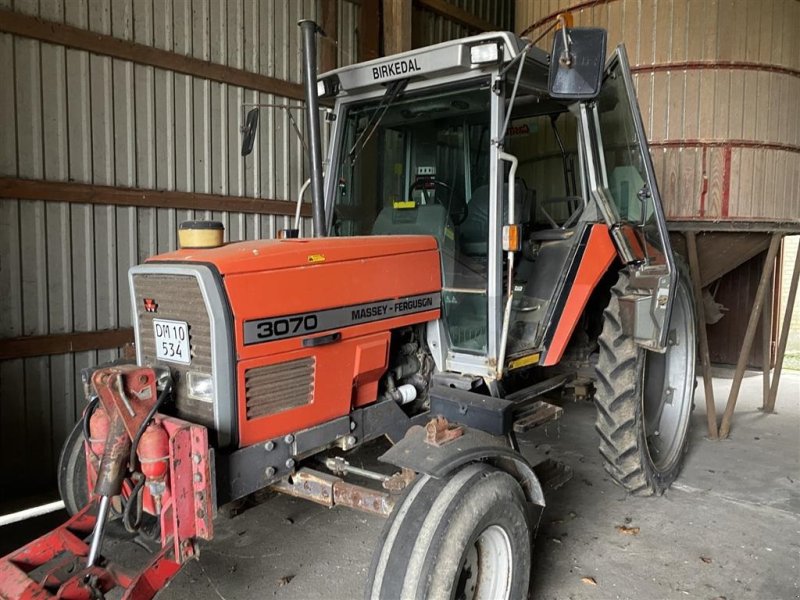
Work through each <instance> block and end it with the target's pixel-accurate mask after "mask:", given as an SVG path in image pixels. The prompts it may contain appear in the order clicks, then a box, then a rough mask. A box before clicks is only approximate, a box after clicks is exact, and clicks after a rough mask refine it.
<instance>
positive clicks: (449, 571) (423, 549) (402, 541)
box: [366, 463, 531, 600]
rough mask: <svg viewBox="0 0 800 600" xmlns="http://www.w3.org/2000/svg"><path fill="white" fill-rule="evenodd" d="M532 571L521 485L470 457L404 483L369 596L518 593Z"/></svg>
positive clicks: (467, 598) (482, 597) (485, 597)
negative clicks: (444, 472)
mask: <svg viewBox="0 0 800 600" xmlns="http://www.w3.org/2000/svg"><path fill="white" fill-rule="evenodd" d="M530 571H531V525H530V523H529V520H528V511H527V506H526V501H525V497H524V495H523V492H522V489H521V488H520V486H519V484H518V483H517V482H516V481H515V480H514V479H513V478H512V477H511V476H510V475H508V474H507V473H505V472H503V471H499V470H497V469H494V468H492V467H490V466H488V465H486V464H483V463H473V464H470V465H467V466H466V467H464V468H462V469H460V470H459V471H456V472H455V473H453V474H452V475H450V476H449V477H447V478H444V479H433V478H432V477H428V476H427V475H423V476H421V477H420V478H418V479H417V480H416V481H415V482H414V484H412V486H411V487H410V488H409V489H408V491H407V492H406V494H405V495H404V497H403V499H402V500H401V501H400V502H399V503H398V505H397V506H396V508H395V510H394V512H393V513H392V515H391V516H390V517H389V520H388V521H387V523H386V526H385V527H384V529H383V533H382V534H381V540H380V545H379V548H378V550H377V551H376V553H375V556H374V557H373V560H372V565H371V567H370V571H369V575H368V578H367V589H366V598H367V599H370V600H377V599H383V598H403V599H415V600H423V599H431V600H439V599H448V600H449V599H455V600H461V599H463V600H473V599H474V600H503V599H506V600H515V599H517V598H526V597H527V594H528V585H529V582H530Z"/></svg>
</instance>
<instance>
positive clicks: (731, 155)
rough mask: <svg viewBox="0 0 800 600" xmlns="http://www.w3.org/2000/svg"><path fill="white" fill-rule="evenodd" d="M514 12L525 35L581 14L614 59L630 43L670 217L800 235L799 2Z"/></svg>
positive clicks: (550, 1) (562, 1) (749, 0)
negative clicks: (790, 224)
mask: <svg viewBox="0 0 800 600" xmlns="http://www.w3.org/2000/svg"><path fill="white" fill-rule="evenodd" d="M516 7H517V14H516V19H517V29H518V30H523V29H525V28H526V27H528V26H529V25H532V24H536V23H545V22H547V23H549V22H550V21H548V18H550V17H552V16H553V15H555V14H556V13H558V12H559V11H562V10H565V9H567V8H570V7H574V10H573V11H572V14H573V16H574V18H575V25H576V26H598V27H605V28H607V29H608V45H609V49H613V48H614V47H615V46H616V45H617V44H619V43H620V42H625V44H626V47H627V50H628V54H629V58H630V62H631V65H632V67H633V69H634V79H635V82H636V87H637V94H638V97H639V104H640V106H641V109H642V116H643V119H644V123H645V129H646V130H647V133H648V137H649V138H650V141H651V146H652V154H653V162H654V165H655V168H656V171H657V175H658V177H659V187H660V189H661V192H662V196H663V197H664V200H665V205H666V209H667V213H668V216H669V217H671V218H673V219H676V220H683V219H695V220H696V219H700V220H768V221H788V220H791V221H796V222H798V223H799V224H800V119H798V117H797V98H798V96H800V36H798V35H797V33H798V31H800V3H798V2H797V0H598V1H596V2H585V1H583V0H517V2H516ZM543 29H544V27H542V28H541V29H538V30H537V31H535V32H534V33H533V34H532V35H538V32H539V31H541V30H543ZM551 39H552V38H551V37H550V36H547V37H546V38H545V40H544V41H543V42H542V44H543V47H548V45H549V43H551Z"/></svg>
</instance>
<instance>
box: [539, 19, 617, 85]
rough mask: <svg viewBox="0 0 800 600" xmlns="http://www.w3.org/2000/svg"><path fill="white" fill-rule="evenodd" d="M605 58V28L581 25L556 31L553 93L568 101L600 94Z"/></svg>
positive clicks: (552, 61)
mask: <svg viewBox="0 0 800 600" xmlns="http://www.w3.org/2000/svg"><path fill="white" fill-rule="evenodd" d="M605 61H606V30H605V29H597V28H589V27H577V28H573V29H567V28H564V29H561V30H559V31H556V35H555V37H554V38H553V53H552V54H551V55H550V77H549V80H548V89H549V91H550V96H552V97H553V98H560V99H565V100H586V99H591V98H594V97H596V96H597V94H599V93H600V84H601V83H602V81H603V66H604V65H605Z"/></svg>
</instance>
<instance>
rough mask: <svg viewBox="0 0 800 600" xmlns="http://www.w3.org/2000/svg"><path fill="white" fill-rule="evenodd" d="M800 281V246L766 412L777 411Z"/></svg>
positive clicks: (795, 259) (793, 271)
mask: <svg viewBox="0 0 800 600" xmlns="http://www.w3.org/2000/svg"><path fill="white" fill-rule="evenodd" d="M799 279H800V245H799V246H798V247H797V254H796V255H795V257H794V269H793V270H792V283H791V284H789V297H788V298H787V299H786V311H785V312H784V314H783V326H782V328H781V339H780V340H779V342H778V352H777V355H776V356H775V373H774V374H773V375H772V387H770V390H769V399H768V400H767V404H766V406H764V412H768V413H771V412H774V411H775V400H776V399H777V397H778V384H779V383H780V380H781V371H782V370H783V358H784V355H785V354H786V343H787V342H788V340H789V328H790V325H791V323H792V312H793V311H794V302H795V299H796V298H797V282H798V280H799Z"/></svg>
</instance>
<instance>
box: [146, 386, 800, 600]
mask: <svg viewBox="0 0 800 600" xmlns="http://www.w3.org/2000/svg"><path fill="white" fill-rule="evenodd" d="M729 389H730V379H725V378H718V379H716V380H715V385H714V391H715V398H716V404H717V412H718V414H721V413H722V410H723V409H724V405H725V402H726V400H727V393H728V390H729ZM760 395H761V378H760V377H758V376H753V377H748V378H746V379H745V380H744V383H743V385H742V393H741V396H740V400H739V404H738V408H737V412H736V415H735V419H734V427H733V430H732V432H731V436H730V439H728V440H727V441H723V442H711V441H709V440H706V439H705V437H704V436H705V416H706V415H705V400H704V398H703V386H702V385H699V386H698V388H697V398H696V405H697V408H696V410H695V412H694V415H693V419H692V421H693V429H692V444H691V447H690V451H689V455H688V457H687V459H686V465H685V467H684V470H683V474H682V476H681V477H680V478H679V480H678V481H677V482H676V484H675V485H674V486H673V488H672V489H671V490H670V491H668V492H667V493H666V494H665V495H664V496H662V497H660V498H633V497H628V496H626V495H625V493H624V492H622V491H621V490H620V489H619V488H618V487H616V486H615V485H613V484H612V483H611V481H610V480H609V478H608V477H607V476H606V475H605V472H604V471H603V469H602V466H601V464H600V460H599V455H598V453H597V443H596V440H595V433H594V430H593V427H592V426H593V421H594V408H593V406H592V405H591V404H589V403H578V404H573V405H569V406H567V407H566V408H567V410H566V412H565V416H564V418H563V419H562V420H561V422H560V423H554V424H551V425H550V426H548V429H547V430H546V431H541V432H538V433H534V434H532V435H529V436H527V437H526V438H524V439H523V440H521V445H522V447H523V451H524V452H525V453H526V454H529V453H533V452H541V451H545V452H546V451H549V452H550V456H552V457H554V458H557V459H559V460H562V461H564V462H566V463H567V464H569V465H570V466H572V467H573V469H574V471H575V476H574V478H573V479H572V480H571V481H570V482H569V483H568V484H567V485H566V486H565V487H563V488H561V489H560V490H558V491H556V492H554V493H553V494H551V495H550V496H549V497H548V498H547V501H548V506H547V509H546V511H545V513H544V516H543V517H542V524H541V527H540V529H539V534H538V536H537V541H536V549H535V556H534V561H535V564H534V582H533V594H532V596H533V597H534V598H537V600H538V599H550V598H559V599H564V598H571V599H572V598H574V599H583V598H587V599H589V598H709V599H711V598H727V599H728V600H732V599H734V598H736V599H744V598H753V599H758V600H766V599H770V598H798V597H800V374H798V373H786V374H785V375H784V379H783V382H782V386H781V393H780V397H779V399H778V402H777V409H778V411H779V414H777V415H770V416H768V415H762V414H761V413H760V412H759V411H758V410H757V409H758V407H759V406H760V405H761V398H760ZM382 525H383V521H382V519H379V518H374V517H370V516H365V515H363V514H360V513H355V512H351V511H348V510H346V509H333V510H328V509H325V508H322V507H318V506H316V505H312V504H309V503H307V502H304V501H301V500H295V499H291V498H286V497H275V498H274V499H271V500H270V501H269V502H266V503H264V504H261V505H258V506H256V507H254V508H251V509H249V510H247V511H246V512H244V513H243V514H241V515H239V516H237V517H235V518H233V519H230V520H227V521H220V522H219V525H218V529H217V535H218V537H217V539H215V540H214V541H213V542H212V543H210V544H208V545H207V546H206V547H205V548H204V549H203V552H202V556H201V558H200V560H199V562H196V563H191V564H189V565H188V566H187V568H185V569H184V570H183V571H182V572H181V573H180V574H179V576H178V577H177V578H176V579H175V580H174V581H173V582H172V583H171V584H170V586H169V587H168V588H167V589H166V590H165V591H164V592H163V593H162V594H161V596H160V598H162V599H164V600H167V599H178V598H186V597H188V596H190V595H191V596H192V597H193V598H194V599H195V600H202V599H211V600H215V599H216V600H219V599H220V598H224V599H227V600H232V599H234V598H242V599H246V598H264V597H274V598H281V599H298V600H300V599H303V600H308V599H312V598H325V599H328V600H338V599H349V598H359V597H361V596H362V594H363V591H362V589H363V584H364V578H365V575H366V570H367V567H368V565H369V562H370V558H371V555H372V551H373V547H374V545H375V542H376V541H377V538H378V535H379V533H380V530H381V527H382ZM617 525H628V526H631V527H639V528H640V532H639V534H638V535H636V536H630V535H623V534H621V533H618V532H617V530H616V529H615V527H616V526H617ZM584 577H592V578H594V580H595V581H596V585H591V584H587V583H584V582H583V581H582V578H584Z"/></svg>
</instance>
